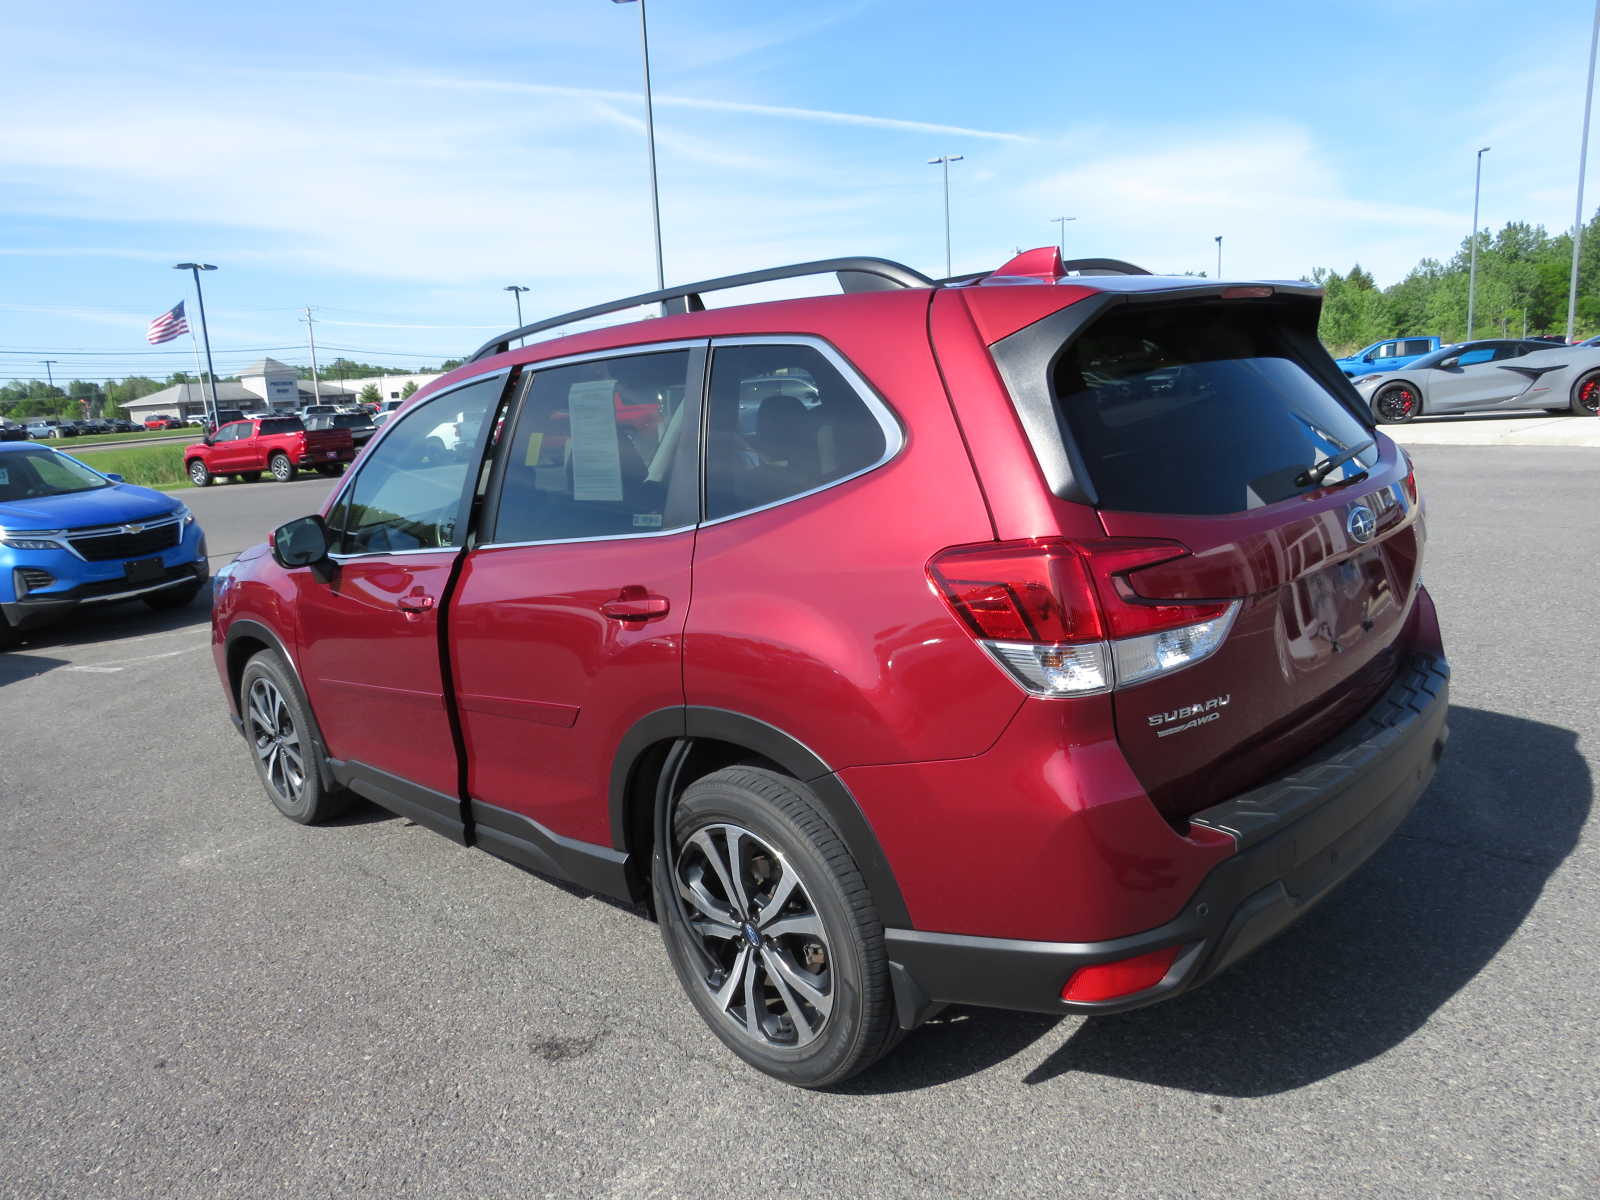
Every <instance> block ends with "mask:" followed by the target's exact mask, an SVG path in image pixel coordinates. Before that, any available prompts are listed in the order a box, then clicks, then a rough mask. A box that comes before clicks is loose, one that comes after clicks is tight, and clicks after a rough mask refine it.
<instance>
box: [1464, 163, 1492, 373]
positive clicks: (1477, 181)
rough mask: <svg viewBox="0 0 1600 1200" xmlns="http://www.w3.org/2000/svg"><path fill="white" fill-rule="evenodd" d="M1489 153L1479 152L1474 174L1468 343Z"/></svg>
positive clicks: (1468, 273) (1468, 272)
mask: <svg viewBox="0 0 1600 1200" xmlns="http://www.w3.org/2000/svg"><path fill="white" fill-rule="evenodd" d="M1487 153H1489V147H1488V146H1485V147H1484V148H1483V149H1482V150H1479V151H1478V165H1477V167H1476V169H1475V170H1474V171H1473V173H1472V244H1471V251H1470V254H1469V259H1468V261H1469V262H1470V264H1471V265H1470V266H1469V267H1468V268H1467V336H1466V339H1465V340H1466V341H1469V342H1470V341H1471V340H1472V330H1473V324H1472V318H1473V314H1474V313H1475V312H1476V301H1477V298H1478V193H1479V191H1481V190H1482V187H1483V156H1484V155H1485V154H1487Z"/></svg>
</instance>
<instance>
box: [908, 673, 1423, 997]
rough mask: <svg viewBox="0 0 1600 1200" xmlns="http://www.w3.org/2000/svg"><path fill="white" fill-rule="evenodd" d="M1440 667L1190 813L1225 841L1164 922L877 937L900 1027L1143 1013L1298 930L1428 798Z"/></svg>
mask: <svg viewBox="0 0 1600 1200" xmlns="http://www.w3.org/2000/svg"><path fill="white" fill-rule="evenodd" d="M1449 675H1450V669H1449V665H1448V664H1447V663H1446V661H1445V660H1444V658H1442V657H1436V656H1433V655H1428V654H1418V655H1415V656H1413V658H1412V659H1411V660H1410V661H1409V662H1408V663H1407V664H1406V667H1405V668H1404V669H1403V670H1402V671H1401V674H1400V677H1399V678H1398V679H1397V680H1396V681H1395V683H1394V684H1393V686H1392V687H1391V688H1390V689H1389V691H1388V692H1387V693H1386V694H1385V696H1384V697H1383V699H1382V700H1380V701H1379V702H1378V703H1377V704H1375V705H1374V706H1373V707H1372V708H1371V709H1370V710H1369V711H1368V712H1367V714H1366V716H1365V717H1363V718H1362V719H1361V720H1360V721H1358V722H1356V724H1355V725H1354V726H1353V727H1352V728H1351V729H1349V730H1347V731H1346V732H1345V733H1344V734H1343V735H1342V736H1341V737H1339V738H1337V739H1335V740H1334V741H1333V742H1330V743H1329V744H1328V745H1327V746H1324V747H1323V748H1322V749H1321V750H1320V751H1319V752H1318V753H1317V754H1315V755H1313V756H1311V757H1310V758H1308V759H1306V760H1304V761H1302V762H1301V763H1300V764H1298V765H1297V766H1296V767H1295V769H1294V770H1292V771H1291V772H1289V773H1288V774H1286V775H1283V776H1282V777H1280V778H1278V779H1276V780H1273V781H1272V782H1271V783H1267V784H1263V785H1262V786H1260V787H1258V788H1255V789H1252V790H1251V791H1249V792H1246V793H1243V794H1242V795H1239V796H1236V797H1235V798H1234V799H1232V800H1229V801H1226V802H1225V803H1223V804H1219V805H1216V806H1215V807H1213V808H1209V809H1206V810H1204V811H1203V812H1200V813H1198V814H1196V815H1195V816H1194V817H1193V818H1192V819H1191V820H1192V823H1193V824H1196V825H1201V826H1205V827H1207V828H1209V829H1211V830H1214V831H1217V832H1220V833H1225V834H1228V835H1230V836H1231V837H1233V839H1234V840H1235V843H1236V845H1237V850H1236V852H1235V853H1234V854H1233V855H1232V856H1231V857H1229V858H1228V859H1226V860H1225V861H1224V862H1222V863H1221V864H1220V865H1218V866H1217V867H1216V868H1214V869H1213V870H1212V871H1211V872H1210V874H1208V875H1207V876H1206V877H1205V879H1204V881H1203V882H1202V883H1201V885H1200V887H1199V888H1198V889H1197V890H1196V891H1195V893H1194V895H1193V896H1191V897H1190V899H1189V902H1188V903H1187V904H1186V905H1185V906H1184V908H1183V911H1182V912H1180V913H1179V915H1178V916H1176V917H1174V918H1173V919H1172V920H1171V921H1168V922H1166V923H1165V924H1163V925H1160V926H1158V927H1156V928H1154V929H1149V930H1146V931H1144V932H1143V933H1137V934H1133V935H1130V936H1128V937H1121V938H1115V939H1112V940H1109V941H1100V942H1042V941H1019V940H1012V939H1003V938H983V937H971V936H967V935H962V934H946V933H925V932H922V931H920V930H910V929H889V930H886V931H885V937H886V939H887V943H888V949H889V958H890V961H891V967H892V973H893V977H894V985H895V996H896V1001H897V1005H898V1007H899V1009H900V1017H901V1022H902V1024H905V1025H907V1026H910V1025H913V1024H916V1023H917V1022H918V1021H920V1020H921V1019H922V1018H923V1017H924V1016H926V1015H927V1013H928V1012H929V1011H931V1010H932V1009H933V1008H934V1006H936V1005H939V1004H947V1003H957V1004H978V1005H986V1006H990V1007H995V1008H1010V1009H1020V1010H1024V1011H1029V1012H1053V1013H1069V1012H1076V1013H1106V1012H1120V1011H1123V1010H1125V1009H1130V1008H1140V1007H1143V1006H1144V1005H1146V1004H1153V1003H1155V1002H1157V1001H1159V1000H1165V999H1167V998H1169V997H1171V996H1175V995H1177V994H1179V993H1180V992H1184V991H1187V990H1189V989H1190V988H1193V987H1197V986H1198V985H1200V984H1202V983H1204V982H1205V981H1206V980H1208V979H1210V978H1211V977H1212V976H1213V975H1216V974H1217V973H1218V972H1219V971H1222V970H1224V969H1225V968H1226V967H1228V966H1230V965H1232V964H1233V963H1235V962H1237V961H1238V960H1239V959H1241V958H1243V957H1244V956H1245V955H1247V954H1249V953H1250V951H1252V950H1254V949H1255V948H1256V947H1258V946H1260V945H1262V944H1263V943H1264V942H1267V941H1268V940H1270V939H1271V938H1273V937H1275V936H1276V935H1277V934H1278V933H1280V932H1281V931H1282V930H1284V929H1285V928H1287V927H1288V926H1289V925H1291V924H1293V923H1294V922H1295V921H1296V920H1298V919H1299V918H1300V917H1301V916H1302V915H1303V914H1304V913H1305V912H1306V911H1307V910H1308V909H1310V908H1311V906H1312V905H1314V904H1315V903H1316V902H1317V901H1318V900H1320V899H1322V897H1323V896H1325V895H1327V894H1328V893H1329V892H1330V891H1331V890H1333V888H1334V887H1335V886H1337V885H1338V884H1339V883H1341V882H1342V881H1343V880H1344V879H1345V878H1347V877H1348V876H1349V875H1350V874H1351V873H1353V872H1354V871H1355V869H1356V868H1357V867H1359V866H1360V865H1361V864H1362V863H1364V862H1365V861H1366V860H1367V859H1368V858H1369V857H1371V855H1372V854H1373V853H1374V852H1375V851H1377V849H1378V848H1379V847H1380V846H1382V845H1383V843H1384V842H1386V841H1387V840H1388V839H1389V837H1390V835H1391V834H1393V833H1394V831H1395V830H1396V829H1397V828H1398V827H1399V826H1400V823H1401V822H1402V821H1404V820H1405V818H1406V816H1407V815H1408V814H1409V813H1410V812H1411V809H1412V808H1413V807H1414V806H1415V804H1416V802H1417V798H1418V797H1419V796H1421V795H1422V793H1423V792H1424V791H1425V790H1426V789H1427V786H1428V784H1429V783H1430V782H1431V781H1432V779H1433V773H1434V770H1435V768H1436V767H1437V765H1438V762H1439V759H1440V757H1441V755H1442V754H1443V752H1444V745H1445V740H1446V738H1447V737H1448V729H1447V726H1446V721H1445V715H1446V710H1447V709H1448V707H1449ZM1171 946H1181V947H1183V949H1182V950H1181V951H1180V953H1179V954H1178V957H1177V959H1176V961H1175V962H1174V963H1173V965H1172V967H1171V969H1170V970H1168V972H1167V974H1166V976H1165V977H1164V978H1163V979H1162V980H1161V981H1160V982H1159V983H1158V984H1156V985H1155V986H1154V987H1150V988H1146V989H1145V990H1144V991H1141V992H1136V993H1133V994H1131V995H1128V996H1121V997H1117V998H1116V999H1113V1000H1107V1001H1102V1002H1097V1003H1072V1002H1068V1001H1064V1000H1062V999H1061V991H1062V988H1063V986H1064V985H1065V984H1066V982H1067V980H1068V979H1069V978H1071V976H1072V975H1073V973H1074V972H1075V971H1077V970H1078V969H1079V968H1081V967H1086V966H1092V965H1094V964H1096V963H1104V962H1111V961H1115V960H1118V959H1124V958H1130V957H1133V956H1135V955H1139V954H1145V953H1149V952H1152V951H1155V950H1160V949H1163V948H1167V947H1171Z"/></svg>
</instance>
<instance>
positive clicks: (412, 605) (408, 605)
mask: <svg viewBox="0 0 1600 1200" xmlns="http://www.w3.org/2000/svg"><path fill="white" fill-rule="evenodd" d="M395 603H397V604H398V605H399V606H400V611H401V612H404V613H410V614H413V615H415V614H419V613H425V612H427V611H428V610H429V609H431V608H432V607H433V597H432V596H430V595H428V594H427V593H426V592H424V591H423V590H422V589H421V588H418V589H417V590H416V591H414V592H412V593H410V594H409V595H406V596H401V597H400V599H399V600H397V601H395Z"/></svg>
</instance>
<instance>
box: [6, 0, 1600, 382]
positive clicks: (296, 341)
mask: <svg viewBox="0 0 1600 1200" xmlns="http://www.w3.org/2000/svg"><path fill="white" fill-rule="evenodd" d="M1592 13H1593V9H1592V7H1591V6H1590V5H1589V3H1588V2H1587V0H1531V2H1529V3H1524V4H1521V5H1518V6H1516V8H1515V9H1514V10H1513V9H1512V8H1511V6H1509V5H1507V4H1505V3H1504V2H1503V0H1501V2H1499V3H1489V2H1486V0H1448V2H1447V0H1381V2H1379V0H1374V2H1371V3H1368V2H1366V0H1348V2H1346V3H1334V2H1329V3H1323V4H1318V5H1309V4H1285V3H1282V2H1281V0H1279V2H1278V3H1229V2H1227V0H1217V2H1215V3H1212V4H1209V5H1199V4H1194V3H1169V2H1167V0H1145V2H1144V3H1139V4H1120V5H1108V4H1103V3H1078V2H1075V0H1054V2H1043V0H1041V2H1035V0H1005V2H1004V3H990V4H986V5H980V4H972V3H934V2H924V3H916V4H907V3H904V2H901V3H889V2H887V0H837V2H836V0H817V2H813V3H806V4H803V5H802V4H793V3H790V4H775V3H754V2H750V0H746V2H744V3H739V2H736V0H653V2H652V4H651V8H650V27H651V28H650V32H651V55H652V68H653V71H654V83H655V92H656V101H657V107H656V127H657V144H658V153H659V158H660V177H661V191H662V226H663V237H664V242H665V257H666V272H667V278H668V280H669V282H670V281H686V280H690V279H695V278H704V277H707V276H712V275H718V274H723V273H726V272H731V271H737V270H745V269H751V268H756V267H761V266H768V265H773V264H777V263H782V262H792V261H798V260H803V259H808V258H818V257H828V256H833V255H840V254H876V255H882V256H884V257H888V258H894V259H899V260H901V261H904V262H907V263H909V264H911V265H913V266H915V267H918V268H920V269H922V270H925V271H928V272H929V273H942V271H943V265H944V262H943V260H944V233H943V218H942V208H941V198H940V191H939V171H938V169H937V168H935V167H930V166H928V165H927V163H926V160H927V159H928V158H930V157H933V156H934V155H937V154H941V153H950V154H961V155H964V156H965V161H963V162H961V163H958V164H955V166H954V167H952V169H951V203H952V235H953V242H954V266H955V269H956V271H958V272H960V271H964V270H965V271H972V270H979V269H982V268H985V267H992V266H996V265H998V264H999V263H1000V262H1002V261H1003V260H1004V259H1005V258H1007V257H1009V256H1010V253H1011V252H1012V251H1013V250H1014V249H1015V248H1016V247H1018V246H1021V247H1029V246H1036V245H1042V244H1047V243H1049V242H1051V241H1054V240H1055V237H1056V226H1055V225H1053V224H1051V223H1050V218H1052V217H1055V216H1060V215H1067V216H1073V217H1075V218H1076V220H1075V221H1074V222H1072V223H1071V224H1069V225H1068V226H1067V245H1068V250H1069V252H1076V253H1079V254H1095V255H1111V256H1115V257H1120V258H1126V259H1130V260H1132V261H1134V262H1138V263H1141V264H1142V265H1145V266H1148V267H1150V268H1152V269H1154V270H1160V271H1184V270H1210V269H1211V268H1212V267H1213V266H1214V257H1213V255H1214V251H1215V246H1214V243H1213V241H1212V238H1213V237H1214V236H1215V235H1217V234H1221V235H1223V237H1224V248H1225V262H1224V268H1225V274H1227V275H1229V276H1233V277H1270V278H1282V277H1296V276H1299V275H1301V274H1303V273H1306V272H1309V271H1310V270H1311V269H1312V268H1313V267H1316V266H1332V267H1335V268H1337V269H1340V270H1343V269H1346V268H1348V267H1349V266H1350V264H1351V263H1352V262H1356V261H1359V262H1360V263H1361V264H1362V265H1363V266H1365V267H1367V268H1369V269H1371V270H1372V271H1374V272H1375V273H1376V274H1377V276H1378V278H1379V281H1380V282H1381V283H1389V282H1393V281H1394V280H1395V279H1397V278H1399V277H1400V276H1401V275H1403V273H1404V272H1405V270H1406V269H1407V268H1409V267H1410V266H1411V265H1412V264H1413V263H1415V262H1416V261H1417V260H1418V259H1419V258H1421V257H1423V256H1425V255H1431V256H1435V257H1441V258H1442V257H1448V256H1449V255H1450V254H1451V253H1452V252H1453V251H1454V250H1455V249H1456V247H1457V246H1458V245H1459V243H1460V241H1461V239H1462V238H1463V237H1464V236H1465V235H1466V233H1467V230H1468V227H1469V226H1470V224H1471V212H1472V165H1473V152H1474V151H1475V150H1476V148H1477V147H1479V146H1482V145H1489V146H1491V147H1493V149H1492V150H1491V152H1490V153H1489V154H1488V155H1486V156H1485V160H1484V169H1485V170H1484V187H1483V213H1482V223H1483V224H1484V225H1486V226H1491V227H1492V226H1496V225H1499V224H1500V223H1502V222H1504V221H1506V220H1511V219H1525V220H1530V221H1535V222H1540V223H1543V224H1545V225H1546V226H1548V227H1550V228H1552V229H1555V228H1565V227H1567V226H1568V225H1570V223H1571V220H1572V206H1573V202H1574V194H1573V189H1574V185H1575V175H1576V155H1577V148H1578V135H1579V126H1580V121H1581V115H1582V114H1581V108H1582V100H1583V87H1584V70H1585V67H1586V65H1587V51H1588V30H1589V22H1590V19H1591V16H1592ZM6 25H7V42H8V48H9V50H10V53H9V54H8V55H7V64H6V71H5V72H4V76H3V78H0V111H3V112H5V114H6V118H7V120H6V125H7V128H6V132H5V134H4V135H3V136H0V185H3V186H0V382H3V381H4V379H6V378H11V377H17V376H25V377H31V376H35V375H37V376H41V377H42V375H43V368H42V367H41V366H40V365H39V363H38V361H37V360H38V359H40V358H44V357H55V358H57V359H58V360H59V361H58V363H57V365H56V368H55V369H56V378H57V381H58V382H60V381H61V380H62V379H63V378H70V377H74V376H79V377H83V378H98V377H102V376H105V375H113V376H119V375H123V374H127V373H131V372H134V371H141V372H144V373H149V374H152V375H156V376H158V377H160V376H163V375H165V374H166V373H167V372H168V371H171V370H181V369H185V368H186V367H192V365H193V357H192V352H191V351H190V349H189V347H188V344H187V342H186V341H181V342H174V343H172V344H171V345H170V346H169V347H164V348H163V349H164V350H167V351H170V353H166V354H152V353H149V352H148V351H149V349H150V348H149V347H147V346H146V345H145V343H144V340H143V331H144V327H145V325H146V323H147V322H148V321H149V319H150V318H151V317H153V316H155V315H156V314H157V313H159V312H161V311H162V310H163V309H165V308H167V307H169V306H170V305H171V304H173V303H175V302H176V301H177V300H179V299H186V298H188V299H190V307H191V309H192V307H193V302H192V298H191V297H190V289H189V286H188V283H187V276H186V275H180V274H179V273H177V272H174V271H171V270H169V269H168V268H169V266H170V264H171V263H174V262H178V261H183V260H186V259H191V258H198V259H203V260H205V261H209V262H213V263H216V264H218V265H219V266H220V267H221V270H219V271H217V272H216V273H214V274H210V275H208V276H207V309H208V314H209V316H210V318H211V339H212V344H213V347H214V348H215V350H216V351H217V367H218V370H219V372H221V373H224V374H227V373H231V372H232V371H235V370H237V369H238V367H240V366H242V365H243V364H244V363H245V362H246V361H249V360H251V359H253V358H256V357H259V356H260V352H261V349H262V348H266V347H272V348H274V349H272V350H271V351H270V352H271V353H272V354H273V355H274V357H278V358H281V359H284V360H285V361H289V362H304V361H306V357H307V355H306V351H305V348H304V344H305V336H304V335H305V326H304V325H303V324H302V323H300V322H299V320H298V319H297V318H298V316H299V315H300V313H299V310H300V309H301V308H303V306H305V305H307V304H309V305H311V306H312V307H313V309H314V312H315V315H316V318H317V321H318V325H317V330H318V343H319V350H320V351H321V352H320V354H319V357H322V358H324V359H328V358H332V357H333V356H334V355H335V354H338V353H345V354H347V356H348V357H352V358H362V359H368V360H373V361H388V362H393V363H409V362H418V363H421V362H424V361H428V360H434V361H436V360H437V359H438V358H441V357H444V356H449V355H459V354H461V353H463V352H465V351H468V350H470V349H472V348H473V347H475V346H477V345H478V344H479V343H480V342H482V341H484V340H486V339H487V338H488V337H489V336H490V335H492V334H493V333H494V332H496V331H497V330H499V329H501V328H504V327H506V326H508V325H510V324H511V319H512V315H513V305H512V300H511V297H510V296H509V295H508V294H506V293H505V292H503V291H501V288H502V287H503V286H504V285H505V284H508V283H520V284H525V285H527V286H529V287H530V288H532V291H531V292H529V293H528V295H527V296H526V297H524V305H525V311H526V313H527V314H528V316H529V318H530V319H531V318H532V317H533V316H535V315H543V314H546V313H550V312H553V311H561V310H564V309H569V308H576V307H579V306H581V305H584V304H589V303H594V302H596V301H600V300H604V299H607V298H609V297H612V296H616V295H621V294H628V293H631V292H635V291H642V290H645V289H646V288H648V287H649V286H651V285H652V283H653V280H654V260H653V256H652V251H651V243H650V236H649V198H648V191H647V183H646V165H645V148H644V139H643V102H642V99H641V95H640V90H641V89H640V62H639V40H638V10H637V8H636V6H633V5H616V4H612V3H608V2H607V0H560V2H559V3H557V2H554V0H519V2H515V3H512V2H499V0H493V2H482V3H479V2H475V0H463V2H462V3H460V4H457V5H455V6H450V7H445V6H440V5H438V4H429V5H425V6H422V5H416V6H413V5H407V4H403V3H393V2H384V3H350V4H341V3H336V2H332V0H324V2H323V3H319V4H310V3H303V2H302V0H281V2H279V3H277V4H274V5H272V6H271V7H270V10H268V9H262V8H259V7H258V6H254V5H251V6H242V5H241V6H232V5H227V6H217V7H212V8H198V7H195V6H177V7H173V6H167V7H162V6H150V5H130V4H126V3H74V2H72V0H67V2H66V3H63V4H59V5H54V6H51V5H31V6H27V7H26V8H23V7H21V6H12V8H11V11H10V12H9V13H8V16H7V18H6ZM1588 197H1589V200H1588V205H1587V206H1588V208H1589V209H1590V211H1591V212H1592V211H1593V210H1594V209H1595V208H1596V207H1597V206H1600V181H1595V180H1591V185H1590V188H1589V191H1588ZM323 347H327V348H326V349H323ZM334 347H344V348H347V349H344V350H335V349H333V348H334ZM280 348H281V349H280Z"/></svg>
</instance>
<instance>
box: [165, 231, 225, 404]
mask: <svg viewBox="0 0 1600 1200" xmlns="http://www.w3.org/2000/svg"><path fill="white" fill-rule="evenodd" d="M172 269H173V270H174V271H188V272H190V273H191V274H193V275H194V298H195V299H196V300H197V301H199V303H200V337H201V339H202V340H203V341H204V342H205V344H206V378H207V380H209V382H210V384H211V424H212V425H213V426H215V425H216V423H217V369H216V367H214V366H212V365H211V331H210V330H209V329H207V328H206V298H205V293H203V292H202V291H201V290H200V272H201V271H215V270H216V267H214V266H212V265H211V264H210V263H192V262H186V263H174V264H173V266H172Z"/></svg>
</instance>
